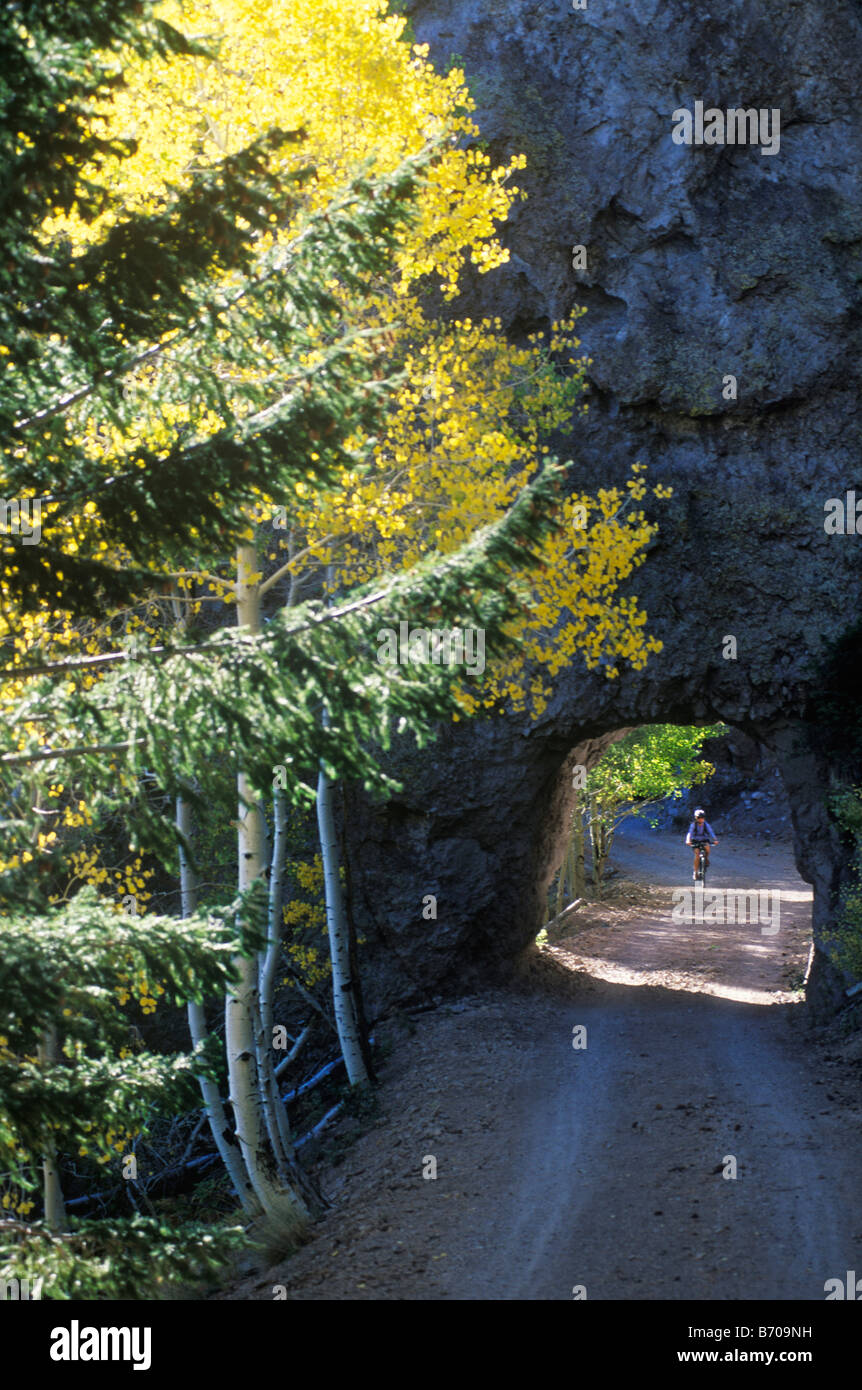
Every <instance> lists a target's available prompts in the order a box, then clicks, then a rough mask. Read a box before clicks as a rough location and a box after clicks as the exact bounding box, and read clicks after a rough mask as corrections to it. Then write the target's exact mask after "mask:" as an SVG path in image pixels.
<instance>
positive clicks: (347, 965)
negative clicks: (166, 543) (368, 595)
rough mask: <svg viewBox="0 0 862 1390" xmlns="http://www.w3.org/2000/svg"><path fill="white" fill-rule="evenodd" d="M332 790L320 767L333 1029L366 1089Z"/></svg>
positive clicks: (351, 1076) (352, 1073)
mask: <svg viewBox="0 0 862 1390" xmlns="http://www.w3.org/2000/svg"><path fill="white" fill-rule="evenodd" d="M332 572H333V571H332V565H329V566H328V568H327V582H328V584H329V586H330V588H331V586H332ZM321 718H322V720H323V726H324V728H327V727H328V725H329V714H328V711H327V710H326V707H325V706H324V708H323V711H322V715H321ZM334 790H335V783H334V782H332V781H330V779H329V778H328V777H327V776H326V773H325V772H324V770H323V767H322V766H321V769H320V773H319V776H318V779H317V828H318V832H319V838H320V857H321V860H322V862H323V892H324V898H325V900H326V925H327V929H328V931H329V955H330V960H331V962H332V998H333V1003H334V1006H335V1027H336V1029H337V1031H338V1041H339V1043H340V1044H341V1055H342V1056H343V1058H344V1065H345V1066H346V1068H347V1077H348V1080H349V1081H350V1084H351V1086H367V1085H368V1084H369V1082H370V1076H369V1072H368V1067H367V1066H366V1064H365V1058H366V1053H367V1044H365V1045H363V1043H364V1040H363V1037H362V1010H361V1007H360V1005H359V1002H358V977H356V978H355V977H354V974H353V967H354V966H355V965H356V960H355V952H353V951H351V942H350V929H349V926H348V923H347V912H346V911H345V906H344V889H343V886H342V883H341V873H340V866H341V854H340V851H339V845H338V836H337V835H336V831H335V812H334V805H333V802H334Z"/></svg>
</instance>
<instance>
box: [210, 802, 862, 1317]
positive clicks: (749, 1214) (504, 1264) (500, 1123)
mask: <svg viewBox="0 0 862 1390" xmlns="http://www.w3.org/2000/svg"><path fill="white" fill-rule="evenodd" d="M614 861H615V862H616V864H617V865H618V867H620V868H621V869H623V870H625V873H626V876H627V881H622V880H620V881H617V883H616V886H615V887H614V889H613V892H612V896H611V899H610V901H609V902H608V903H606V904H595V905H592V906H591V907H590V909H589V915H588V916H583V915H582V913H578V914H576V918H575V927H574V932H573V934H571V935H570V936H567V937H566V938H564V939H563V940H561V941H559V942H556V943H553V944H552V945H551V946H550V947H547V948H545V949H544V950H543V951H542V952H541V955H540V957H539V958H538V959H536V958H535V957H534V959H533V962H532V964H531V965H530V967H529V968H528V969H527V970H526V972H525V976H524V979H523V982H522V985H521V987H520V988H519V989H517V990H511V991H495V992H493V993H489V994H486V995H482V996H479V997H473V998H470V999H466V1000H462V1001H460V1002H458V1003H456V1004H454V1005H445V1006H442V1007H441V1008H439V1009H437V1010H436V1011H434V1012H433V1013H430V1014H425V1015H420V1016H419V1018H418V1019H417V1020H416V1021H415V1024H413V1025H412V1028H413V1031H408V1030H405V1029H401V1030H394V1031H393V1030H390V1038H391V1041H392V1042H393V1050H392V1053H391V1055H390V1057H389V1059H388V1060H387V1062H386V1064H385V1066H384V1069H383V1084H382V1087H381V1101H382V1118H381V1119H380V1121H379V1123H378V1124H377V1125H376V1126H375V1127H374V1128H373V1129H371V1130H369V1131H368V1132H366V1133H364V1134H363V1135H362V1136H361V1137H360V1138H359V1139H358V1140H357V1142H356V1143H355V1144H354V1145H353V1146H352V1147H351V1148H350V1149H349V1150H348V1152H347V1156H346V1158H345V1159H344V1161H343V1163H342V1164H341V1165H340V1166H339V1167H330V1168H329V1169H327V1170H325V1171H324V1174H323V1180H324V1186H325V1189H326V1190H327V1192H328V1193H329V1195H330V1196H331V1197H332V1198H333V1200H334V1202H335V1207H334V1210H333V1211H332V1212H331V1213H329V1214H328V1215H327V1217H326V1218H325V1220H324V1221H322V1222H321V1223H320V1224H319V1225H318V1226H317V1227H316V1229H315V1232H314V1235H313V1238H312V1240H311V1241H310V1243H309V1244H308V1245H307V1246H306V1247H304V1248H303V1249H302V1250H301V1251H300V1252H299V1253H298V1254H297V1255H295V1256H294V1257H292V1258H291V1259H290V1260H288V1261H285V1262H283V1263H282V1264H280V1265H278V1266H276V1267H274V1268H273V1269H270V1270H267V1271H262V1270H258V1271H256V1272H254V1273H253V1274H251V1275H250V1276H249V1277H248V1278H247V1279H246V1280H245V1281H244V1282H243V1283H241V1284H240V1285H238V1286H236V1287H234V1288H233V1289H231V1290H230V1291H229V1292H227V1293H223V1294H221V1295H220V1297H222V1298H233V1299H271V1298H273V1297H274V1296H276V1295H275V1293H274V1290H276V1289H277V1288H278V1286H284V1288H285V1289H286V1291H287V1297H288V1298H289V1299H343V1298H351V1299H353V1298H355V1299H363V1298H372V1299H373V1298H378V1299H484V1298H490V1299H567V1300H568V1299H571V1298H572V1297H573V1290H575V1289H576V1288H578V1289H582V1290H583V1291H584V1292H585V1294H586V1297H587V1298H589V1299H656V1298H657V1299H766V1298H778V1299H791V1298H802V1299H811V1300H822V1299H823V1298H824V1288H823V1286H824V1282H825V1281H826V1280H827V1279H829V1278H833V1277H839V1278H842V1279H843V1278H844V1276H845V1273H846V1271H847V1270H852V1269H862V1180H860V1179H862V1087H860V1083H862V1075H861V1074H860V1072H862V1040H860V1039H859V1037H858V1036H857V1037H856V1038H855V1039H850V1040H848V1041H847V1042H843V1041H840V1040H839V1041H835V1040H833V1041H832V1042H831V1043H829V1042H822V1041H820V1042H818V1041H816V1040H815V1039H813V1038H812V1036H811V1035H810V1033H809V1032H808V1030H807V1027H806V1024H805V1021H804V1017H803V1010H802V1008H801V1007H800V1004H799V994H798V988H797V990H796V991H795V992H794V990H793V989H792V988H791V986H793V985H796V986H797V987H798V984H799V981H800V979H801V974H802V971H803V970H804V967H805V962H806V957H807V951H808V941H809V931H810V910H811V905H810V893H809V890H808V888H807V886H806V885H805V884H804V883H802V882H801V880H799V879H798V877H797V875H796V873H795V869H794V867H793V862H792V857H791V855H790V851H789V849H788V847H787V846H786V845H780V844H773V845H772V846H771V847H769V848H768V849H752V848H751V847H750V846H740V847H739V848H736V847H735V846H734V845H733V844H732V843H731V842H730V841H729V840H728V841H723V842H722V843H721V845H720V846H719V848H718V850H716V851H714V860H713V864H714V869H715V872H714V874H713V876H712V881H711V883H710V885H709V886H710V890H712V889H722V890H723V889H724V888H741V887H744V888H758V889H761V888H762V889H764V890H766V889H768V890H770V891H774V890H776V889H777V890H780V891H781V894H782V897H781V919H780V930H779V931H778V932H777V933H776V934H774V935H764V934H763V933H762V931H761V927H760V925H758V924H756V923H755V924H750V923H746V922H742V923H739V922H736V921H734V922H732V923H726V922H725V923H722V924H715V923H713V924H709V923H702V924H699V923H687V922H678V921H674V920H673V919H672V917H671V908H672V905H673V901H674V900H673V899H672V897H671V891H672V889H673V888H674V887H675V886H678V887H680V888H685V887H690V883H688V882H687V874H688V873H689V872H690V871H689V866H688V860H687V858H684V857H682V856H681V851H680V837H678V836H665V835H652V834H650V833H649V832H644V831H642V830H637V829H636V830H635V831H634V833H630V834H628V835H623V836H622V837H621V838H620V839H619V840H618V841H617V844H616V847H615V854H614ZM681 869H682V872H680V870H681ZM677 901H679V899H677ZM575 1028H586V1047H579V1048H575V1047H573V1045H572V1044H573V1037H577V1035H575V1034H573V1030H574V1029H575ZM830 1049H831V1050H830ZM431 1157H433V1158H434V1159H435V1161H436V1171H437V1176H436V1178H435V1179H432V1178H427V1177H425V1178H423V1169H424V1170H425V1171H428V1170H429V1169H430V1167H431V1165H430V1164H429V1163H428V1161H427V1160H428V1159H429V1158H431ZM734 1168H735V1173H736V1176H735V1177H730V1176H728V1177H725V1176H724V1173H725V1172H727V1173H731V1172H733V1171H734Z"/></svg>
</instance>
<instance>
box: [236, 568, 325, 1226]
mask: <svg viewBox="0 0 862 1390" xmlns="http://www.w3.org/2000/svg"><path fill="white" fill-rule="evenodd" d="M257 572H258V557H257V551H256V549H255V547H254V545H251V544H248V545H241V546H240V547H239V550H238V553H237V582H236V600H237V623H238V625H239V626H240V627H244V628H246V629H247V630H248V631H249V632H251V633H259V632H260V628H261V617H260V593H259V589H258V581H257V580H256V579H255V578H254V576H255V575H256V574H257ZM237 795H238V801H239V812H238V832H237V841H238V855H239V887H240V891H242V890H244V889H246V888H248V887H250V886H251V884H252V883H254V881H255V880H256V879H258V878H259V877H260V876H261V874H262V873H263V871H264V854H263V850H264V844H265V840H266V827H265V825H264V820H263V813H262V811H261V808H260V802H259V800H258V798H257V797H256V795H255V793H254V791H253V788H252V787H251V786H250V784H249V782H248V778H247V777H246V775H245V773H244V772H240V773H239V774H238V776H237ZM234 964H235V967H236V970H237V973H238V975H239V983H238V985H237V986H236V988H235V990H234V992H233V993H231V994H229V995H228V996H227V999H226V1001H225V1046H226V1049H227V1061H228V1074H229V1077H230V1100H231V1105H232V1106H233V1112H234V1117H235V1120H236V1137H237V1141H238V1143H239V1144H240V1146H241V1149H242V1154H243V1158H244V1160H245V1165H246V1168H247V1169H248V1175H249V1178H250V1180H251V1184H252V1187H253V1188H254V1191H255V1193H256V1195H257V1198H258V1200H259V1202H260V1203H261V1205H262V1206H263V1208H264V1211H265V1212H266V1213H267V1214H268V1215H272V1216H275V1217H278V1218H279V1219H281V1220H282V1221H287V1222H288V1223H290V1224H292V1225H295V1226H296V1227H297V1228H298V1227H300V1226H302V1225H304V1224H305V1221H306V1220H307V1217H308V1212H307V1209H306V1207H305V1203H304V1202H303V1201H302V1198H301V1197H300V1196H299V1195H298V1193H296V1192H295V1191H294V1190H293V1189H292V1188H291V1187H290V1185H289V1184H286V1183H284V1182H279V1181H278V1179H277V1175H276V1173H275V1171H274V1160H273V1155H272V1153H271V1152H270V1150H269V1146H268V1144H267V1137H266V1130H265V1118H264V1105H263V1095H262V1087H261V1082H262V1078H261V1077H260V1075H259V1069H258V1065H257V1050H256V1045H255V1025H256V1022H257V1019H258V978H257V960H256V958H255V957H249V956H237V957H236V958H235V961H234Z"/></svg>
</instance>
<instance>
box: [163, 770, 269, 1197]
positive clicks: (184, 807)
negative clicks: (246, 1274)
mask: <svg viewBox="0 0 862 1390" xmlns="http://www.w3.org/2000/svg"><path fill="white" fill-rule="evenodd" d="M177 829H178V830H179V831H180V834H181V835H183V836H184V837H185V839H186V841H188V840H189V839H190V837H191V815H190V808H189V803H188V802H187V801H186V800H185V798H184V797H182V796H178V797H177ZM180 895H181V909H180V910H181V912H182V915H183V917H190V916H191V914H192V913H193V912H194V911H195V909H196V908H197V898H198V892H197V880H196V878H195V874H194V872H193V870H192V866H191V864H190V863H189V857H188V854H187V853H186V849H185V846H184V845H183V843H182V840H181V841H180ZM186 1012H187V1016H188V1022H189V1032H190V1034H191V1038H192V1042H193V1043H194V1045H195V1047H197V1046H198V1045H199V1044H200V1043H203V1042H205V1041H206V1040H207V1038H208V1037H209V1031H208V1029H207V1022H206V1014H205V1012H204V1006H203V1004H196V1003H194V1002H193V1001H192V1000H190V1001H189V1003H188V1005H187V1009H186ZM198 1079H199V1082H200V1088H201V1095H202V1096H203V1102H204V1107H205V1109H206V1114H207V1119H208V1120H209V1126H210V1131H211V1133H212V1137H213V1140H214V1142H215V1146H216V1148H217V1149H218V1152H219V1154H220V1155H221V1160H222V1162H223V1163H224V1166H225V1168H226V1169H227V1172H228V1176H229V1178H230V1180H231V1182H232V1183H233V1186H234V1190H235V1192H236V1194H237V1196H238V1197H239V1200H240V1204H241V1206H242V1209H243V1211H244V1212H246V1213H247V1215H249V1216H256V1215H258V1214H259V1212H260V1210H261V1207H260V1203H259V1202H258V1200H257V1197H256V1196H255V1194H254V1189H253V1187H252V1185H251V1182H250V1180H249V1176H248V1173H247V1172H246V1169H245V1164H244V1163H243V1160H242V1154H241V1153H240V1151H239V1149H238V1148H237V1146H236V1144H235V1143H234V1142H233V1137H232V1135H231V1129H230V1125H229V1124H228V1120H227V1115H226V1113H225V1108H224V1104H223V1103H222V1098H221V1094H220V1092H219V1088H218V1085H217V1084H216V1082H215V1081H213V1079H212V1077H210V1076H201V1077H199V1078H198Z"/></svg>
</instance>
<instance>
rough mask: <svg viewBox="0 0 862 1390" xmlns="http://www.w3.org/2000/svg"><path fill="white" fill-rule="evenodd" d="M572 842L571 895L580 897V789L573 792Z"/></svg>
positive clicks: (582, 856)
mask: <svg viewBox="0 0 862 1390" xmlns="http://www.w3.org/2000/svg"><path fill="white" fill-rule="evenodd" d="M572 844H573V848H574V863H575V871H574V879H573V882H572V897H573V898H582V897H583V896H584V889H585V878H584V807H583V802H582V801H581V793H580V791H579V790H578V791H576V792H575V811H574V815H573V817H572Z"/></svg>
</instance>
